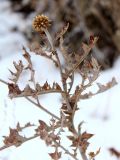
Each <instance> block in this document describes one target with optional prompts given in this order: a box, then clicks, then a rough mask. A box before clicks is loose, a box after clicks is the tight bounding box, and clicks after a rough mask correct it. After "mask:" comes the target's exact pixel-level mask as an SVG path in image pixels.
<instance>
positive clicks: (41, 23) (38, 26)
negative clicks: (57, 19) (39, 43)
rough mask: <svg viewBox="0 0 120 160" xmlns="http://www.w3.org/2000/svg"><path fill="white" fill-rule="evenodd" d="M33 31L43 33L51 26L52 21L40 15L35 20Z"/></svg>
mask: <svg viewBox="0 0 120 160" xmlns="http://www.w3.org/2000/svg"><path fill="white" fill-rule="evenodd" d="M32 26H33V29H34V30H35V31H37V32H43V30H44V29H47V28H48V27H49V26H50V20H49V18H48V17H47V16H44V15H38V16H36V17H35V18H34V19H33V23H32Z"/></svg>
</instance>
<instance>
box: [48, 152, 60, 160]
mask: <svg viewBox="0 0 120 160" xmlns="http://www.w3.org/2000/svg"><path fill="white" fill-rule="evenodd" d="M61 154H62V153H61V152H57V151H55V152H53V153H49V155H50V157H51V158H52V159H53V160H58V159H60V158H61Z"/></svg>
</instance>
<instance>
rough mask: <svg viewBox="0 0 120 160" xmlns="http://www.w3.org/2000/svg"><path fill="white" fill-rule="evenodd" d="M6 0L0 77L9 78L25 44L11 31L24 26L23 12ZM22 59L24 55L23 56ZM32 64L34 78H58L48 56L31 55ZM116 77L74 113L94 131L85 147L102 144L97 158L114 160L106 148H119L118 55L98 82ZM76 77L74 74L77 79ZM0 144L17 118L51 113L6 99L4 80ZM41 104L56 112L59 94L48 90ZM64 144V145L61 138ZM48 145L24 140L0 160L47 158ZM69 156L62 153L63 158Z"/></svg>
mask: <svg viewBox="0 0 120 160" xmlns="http://www.w3.org/2000/svg"><path fill="white" fill-rule="evenodd" d="M9 5H10V4H9V2H8V1H5V0H1V1H0V65H1V68H0V78H1V79H4V80H6V81H8V79H9V77H10V73H9V71H8V69H13V64H12V62H13V60H15V61H18V60H19V59H21V58H22V45H24V46H26V45H27V41H26V39H25V37H24V36H23V35H22V34H21V33H20V32H19V31H18V32H12V31H11V30H12V28H13V27H16V26H17V27H19V30H23V29H24V27H23V24H24V23H25V21H24V20H23V19H22V16H20V15H18V14H15V13H13V12H12V11H11V10H10V7H9ZM22 59H23V58H22ZM32 59H33V64H34V67H35V68H37V70H38V73H37V74H36V81H39V80H40V82H41V83H44V82H45V81H46V80H47V81H48V82H50V83H51V84H52V82H53V81H56V82H60V75H59V72H58V70H57V69H55V68H54V65H53V63H52V62H50V61H49V60H45V58H43V57H38V56H35V55H33V56H32ZM24 77H26V78H25V80H24V79H21V80H22V81H23V84H22V85H21V87H23V86H24V84H25V83H26V80H28V79H27V77H28V75H24ZM112 77H115V78H116V80H117V82H118V84H117V85H116V86H115V87H114V88H112V89H110V90H109V91H106V92H104V93H102V94H99V95H97V96H95V97H92V98H91V99H89V100H83V101H80V103H79V106H80V110H79V111H78V112H77V114H76V116H75V125H76V126H77V125H78V124H79V123H80V122H81V121H83V120H84V122H85V123H84V124H83V130H87V131H88V132H89V133H93V134H95V135H94V137H93V138H91V140H90V146H89V148H88V151H96V150H98V148H99V147H101V152H100V154H99V155H98V156H97V157H96V160H107V159H109V160H116V158H115V157H114V156H111V155H110V153H109V151H108V149H109V148H110V147H115V148H116V149H118V150H119V151H120V139H119V135H120V127H119V120H120V116H119V113H120V107H119V104H120V100H119V95H120V57H119V58H118V59H117V61H116V62H115V65H114V66H113V68H112V69H109V70H106V71H103V72H101V74H100V77H99V78H98V80H97V82H100V83H103V84H104V83H106V82H108V81H110V80H111V79H112ZM78 82H79V78H78V76H77V75H76V83H78ZM0 89H1V92H0V146H1V145H2V144H3V143H2V140H3V138H2V136H4V135H7V134H8V132H9V127H12V128H14V127H15V126H16V124H17V122H18V121H19V122H20V124H21V125H24V124H25V123H27V122H31V123H35V124H38V120H39V119H41V120H44V119H45V120H46V122H47V123H49V119H50V117H49V116H48V115H47V114H46V113H44V112H43V111H41V110H39V109H38V108H37V107H35V106H33V105H32V104H31V103H30V102H28V101H27V100H25V99H24V98H18V99H13V100H11V99H9V97H8V89H7V87H6V86H5V85H4V84H1V83H0ZM40 101H41V104H42V105H44V106H46V107H47V108H48V109H49V110H50V111H51V112H53V113H54V114H56V115H57V116H59V107H60V105H59V104H60V95H59V94H57V95H55V94H50V95H45V96H41V97H40ZM32 133H33V128H31V129H30V130H26V131H25V133H24V134H27V135H28V136H30V135H31V134H32ZM63 145H67V142H66V141H64V142H63ZM50 151H51V149H50V148H49V147H47V146H46V145H45V143H44V142H43V141H42V140H40V139H39V138H36V139H34V140H31V141H29V142H26V143H24V144H23V145H21V146H20V147H18V148H16V147H10V148H8V149H5V150H3V151H1V152H0V160H23V159H25V160H33V159H34V160H40V159H46V160H49V159H50V157H49V155H48V154H47V153H48V152H50ZM66 159H68V158H67V156H63V157H62V160H66Z"/></svg>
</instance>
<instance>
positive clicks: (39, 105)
mask: <svg viewBox="0 0 120 160" xmlns="http://www.w3.org/2000/svg"><path fill="white" fill-rule="evenodd" d="M25 99H27V100H28V101H29V102H31V103H32V104H34V105H35V106H37V107H38V108H40V109H41V110H43V111H44V112H46V113H47V114H49V115H50V116H52V117H54V118H55V119H57V120H60V118H59V117H57V116H56V115H54V114H53V113H51V112H50V111H48V110H47V109H45V108H44V107H43V106H42V105H41V104H40V103H39V104H38V103H35V102H34V101H33V100H31V99H30V98H28V97H25Z"/></svg>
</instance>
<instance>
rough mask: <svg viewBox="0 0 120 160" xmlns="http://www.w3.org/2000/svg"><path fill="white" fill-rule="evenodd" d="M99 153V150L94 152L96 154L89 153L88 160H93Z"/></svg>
mask: <svg viewBox="0 0 120 160" xmlns="http://www.w3.org/2000/svg"><path fill="white" fill-rule="evenodd" d="M99 153H100V148H99V149H98V150H97V151H96V153H94V152H90V153H89V157H90V160H94V158H95V157H96V156H97V155H98V154H99Z"/></svg>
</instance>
